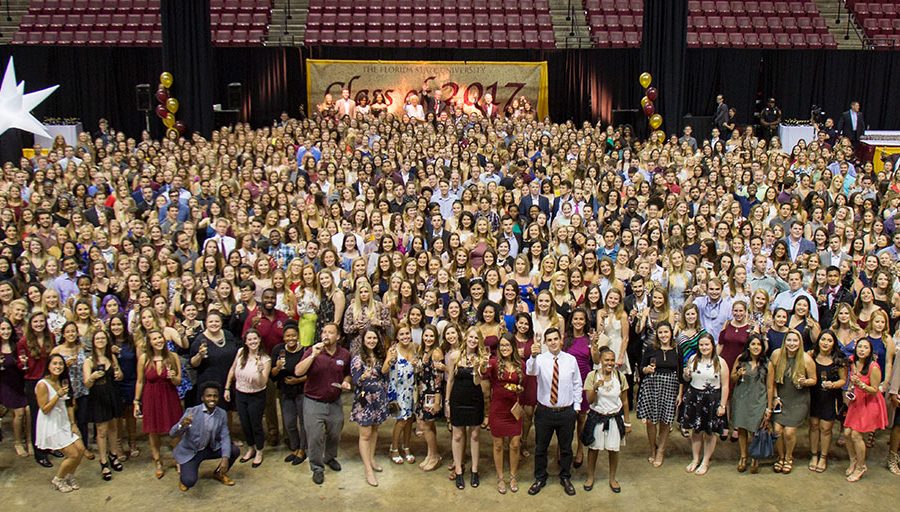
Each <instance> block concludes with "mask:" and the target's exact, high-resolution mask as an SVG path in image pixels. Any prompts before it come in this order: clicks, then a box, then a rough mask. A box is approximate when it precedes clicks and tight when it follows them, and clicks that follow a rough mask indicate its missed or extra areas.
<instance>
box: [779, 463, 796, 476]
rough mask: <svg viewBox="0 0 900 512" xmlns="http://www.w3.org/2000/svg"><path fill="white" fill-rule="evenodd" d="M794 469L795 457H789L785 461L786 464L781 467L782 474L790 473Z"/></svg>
mask: <svg viewBox="0 0 900 512" xmlns="http://www.w3.org/2000/svg"><path fill="white" fill-rule="evenodd" d="M793 469H794V459H787V460H785V461H784V465H783V466H782V468H781V472H782V474H785V475H787V474H789V473H790V472H791V471H792V470H793Z"/></svg>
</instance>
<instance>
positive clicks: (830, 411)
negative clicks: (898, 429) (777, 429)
mask: <svg viewBox="0 0 900 512" xmlns="http://www.w3.org/2000/svg"><path fill="white" fill-rule="evenodd" d="M810 356H812V358H813V362H814V363H816V376H817V377H818V379H819V385H818V386H813V387H812V388H811V389H810V407H809V451H810V452H811V453H812V455H811V458H810V460H809V470H810V471H815V472H817V473H824V472H825V469H826V468H827V467H828V450H829V449H830V448H831V430H832V428H833V427H834V422H835V420H836V419H837V416H838V409H839V408H840V405H841V389H842V388H843V387H844V384H846V383H847V361H846V359H845V358H844V354H843V353H842V352H841V350H840V345H839V343H838V341H837V336H836V335H835V334H834V333H833V332H831V331H825V332H823V333H822V334H821V335H820V336H819V341H818V342H817V343H816V346H815V347H813V349H812V350H811V351H810Z"/></svg>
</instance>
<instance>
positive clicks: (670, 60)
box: [632, 0, 687, 134]
mask: <svg viewBox="0 0 900 512" xmlns="http://www.w3.org/2000/svg"><path fill="white" fill-rule="evenodd" d="M686 50H687V0H644V31H643V41H642V42H641V70H642V71H649V72H650V74H651V75H653V85H654V86H655V87H656V89H657V90H658V91H659V99H657V101H656V111H657V112H658V113H659V114H660V115H662V116H663V125H662V128H663V129H664V130H665V132H666V133H667V134H670V133H674V132H675V131H676V129H677V128H680V125H681V116H682V115H683V113H684V110H683V109H682V91H683V83H684V76H685V74H684V65H685V52H686ZM632 80H634V82H633V83H634V87H635V88H637V89H639V88H640V84H639V83H638V76H637V75H635V76H634V77H632Z"/></svg>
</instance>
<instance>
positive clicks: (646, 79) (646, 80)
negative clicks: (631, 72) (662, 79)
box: [640, 71, 653, 89]
mask: <svg viewBox="0 0 900 512" xmlns="http://www.w3.org/2000/svg"><path fill="white" fill-rule="evenodd" d="M640 82H641V87H643V88H644V89H646V88H647V87H650V84H651V83H653V77H652V76H650V73H647V72H646V71H644V72H643V73H641V77H640Z"/></svg>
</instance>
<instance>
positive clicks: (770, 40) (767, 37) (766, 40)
mask: <svg viewBox="0 0 900 512" xmlns="http://www.w3.org/2000/svg"><path fill="white" fill-rule="evenodd" d="M759 44H760V46H762V47H763V48H776V47H777V44H776V43H775V36H774V35H773V34H769V33H764V34H759Z"/></svg>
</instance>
